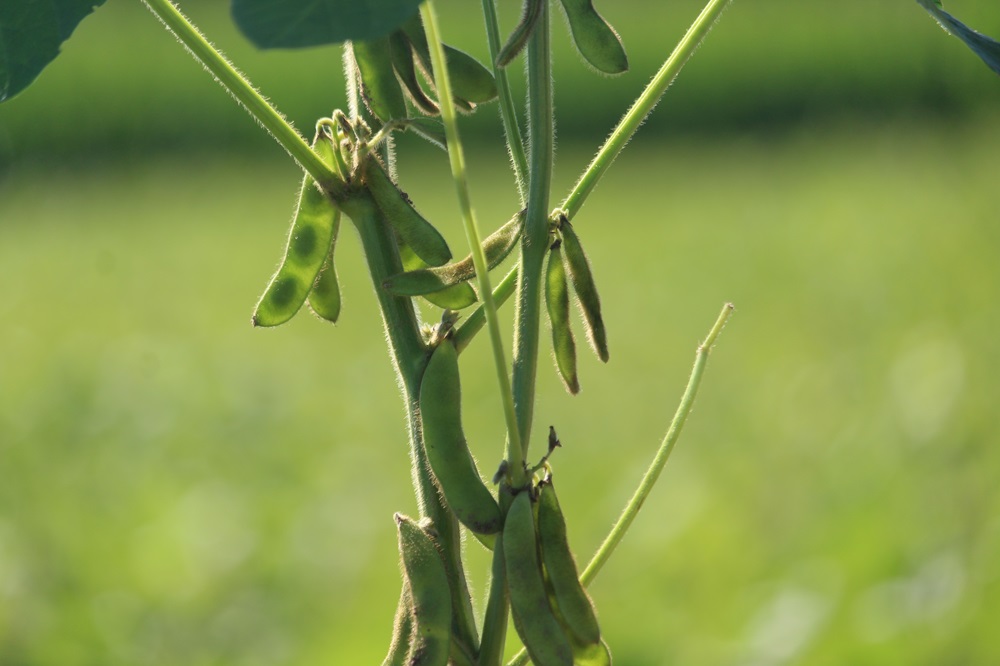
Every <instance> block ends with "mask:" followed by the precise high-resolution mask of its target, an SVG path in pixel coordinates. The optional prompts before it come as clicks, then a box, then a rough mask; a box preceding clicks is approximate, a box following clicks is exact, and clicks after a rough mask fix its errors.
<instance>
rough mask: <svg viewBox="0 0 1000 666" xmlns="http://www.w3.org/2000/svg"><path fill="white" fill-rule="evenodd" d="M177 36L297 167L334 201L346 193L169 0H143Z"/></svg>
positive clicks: (333, 174) (293, 132)
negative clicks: (286, 152) (296, 163)
mask: <svg viewBox="0 0 1000 666" xmlns="http://www.w3.org/2000/svg"><path fill="white" fill-rule="evenodd" d="M143 2H145V3H146V6H147V7H149V9H150V11H152V12H153V13H154V14H155V15H156V16H157V17H158V18H159V19H160V20H161V21H162V22H163V23H164V25H166V26H167V28H169V29H170V31H171V32H173V33H174V35H175V36H176V37H177V39H178V40H179V41H180V42H181V43H182V44H183V45H184V46H185V47H186V48H187V50H188V51H190V52H191V55H193V56H194V57H195V59H197V60H198V61H199V62H200V63H201V64H202V65H204V66H205V69H207V70H208V71H209V72H211V73H212V75H213V76H214V77H215V78H216V80H217V81H218V82H219V83H220V84H222V87H223V88H225V89H226V90H227V91H229V94H231V95H232V96H233V97H235V98H236V100H237V101H238V102H239V103H240V104H242V105H243V106H244V107H246V110H247V111H249V112H250V115H251V116H253V117H254V119H256V120H257V122H259V123H260V124H261V125H262V126H263V127H264V129H266V130H267V131H268V133H269V134H270V135H271V136H272V137H274V140H275V141H277V142H278V143H279V144H281V147H282V148H284V149H285V150H286V151H288V154H289V155H291V156H292V159H294V160H295V161H296V162H298V164H299V166H301V167H302V168H303V169H304V170H305V171H306V172H308V173H309V175H310V176H312V178H313V180H315V181H316V182H317V183H319V184H320V186H321V187H323V189H325V190H326V191H327V192H329V193H330V195H331V196H332V197H333V198H334V199H335V200H338V201H339V200H341V199H343V198H344V196H345V188H344V183H343V182H342V181H341V180H340V179H339V178H338V177H337V174H336V173H335V172H334V171H333V170H332V169H331V168H330V167H328V166H327V165H326V164H324V163H323V160H321V159H320V157H319V155H317V154H316V153H315V152H313V150H312V148H310V147H309V144H308V143H307V142H306V140H305V139H304V138H303V137H302V135H301V134H299V133H298V132H297V131H295V128H293V127H292V126H291V125H290V124H289V123H288V121H287V120H285V118H284V116H282V115H281V114H280V113H278V111H277V109H275V108H274V107H273V106H271V105H270V104H269V103H268V101H267V100H266V99H264V98H263V97H262V96H261V94H260V93H259V92H257V90H256V89H255V88H254V87H253V86H252V85H251V84H250V82H249V81H247V79H246V78H245V77H244V76H243V75H242V74H240V73H239V71H237V70H236V68H235V67H233V65H232V64H231V63H230V62H229V61H228V60H226V57H225V56H224V55H222V54H221V53H220V52H219V51H218V50H216V49H215V47H213V46H212V45H211V44H210V43H209V42H208V40H207V39H205V37H204V36H203V35H202V34H201V33H200V32H199V31H198V29H197V28H196V27H195V26H194V25H193V24H192V23H191V22H190V21H188V19H187V18H186V17H185V16H184V15H183V14H181V12H180V10H178V9H177V7H176V6H175V5H174V4H173V3H172V2H171V1H170V0H143Z"/></svg>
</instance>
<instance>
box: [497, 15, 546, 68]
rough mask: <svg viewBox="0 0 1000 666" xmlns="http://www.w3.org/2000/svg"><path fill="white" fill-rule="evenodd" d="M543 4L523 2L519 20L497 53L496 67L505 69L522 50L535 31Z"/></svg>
mask: <svg viewBox="0 0 1000 666" xmlns="http://www.w3.org/2000/svg"><path fill="white" fill-rule="evenodd" d="M544 3H545V0H524V6H523V8H522V10H521V20H520V21H518V23H517V26H515V27H514V32H512V33H511V34H510V37H508V38H507V43H506V44H504V45H503V47H502V48H501V49H500V52H499V53H497V59H496V65H497V67H506V66H507V65H509V64H510V62H511V61H512V60H514V58H516V57H517V56H518V54H520V53H521V51H522V50H524V47H525V45H526V44H527V43H528V38H529V37H531V33H532V32H533V31H534V30H535V24H537V23H538V17H540V16H541V15H542V9H543V8H544V7H545V4H544Z"/></svg>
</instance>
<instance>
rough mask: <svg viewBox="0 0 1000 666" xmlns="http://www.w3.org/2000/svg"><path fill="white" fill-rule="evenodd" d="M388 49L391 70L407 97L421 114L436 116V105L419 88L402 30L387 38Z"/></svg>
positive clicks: (438, 110) (408, 44)
mask: <svg viewBox="0 0 1000 666" xmlns="http://www.w3.org/2000/svg"><path fill="white" fill-rule="evenodd" d="M389 49H390V52H389V55H390V57H391V58H392V66H393V69H395V70H396V75H397V76H398V77H399V81H400V82H401V83H402V84H403V89H404V91H405V92H406V94H407V97H409V98H410V101H411V102H413V105H414V106H416V107H417V108H418V109H420V111H421V112H422V113H426V114H427V115H429V116H435V115H437V114H438V113H439V112H440V109H438V105H437V104H436V103H435V102H434V100H432V99H431V98H430V97H428V96H427V93H425V92H424V89H423V88H422V87H421V86H420V80H419V79H418V78H417V68H416V66H415V65H414V64H413V48H412V47H411V46H410V40H409V39H407V38H406V33H404V32H403V31H402V30H397V31H396V32H394V33H392V35H390V36H389Z"/></svg>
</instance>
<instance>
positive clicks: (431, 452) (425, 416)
mask: <svg viewBox="0 0 1000 666" xmlns="http://www.w3.org/2000/svg"><path fill="white" fill-rule="evenodd" d="M420 422H421V426H422V428H423V434H424V447H425V449H426V451H427V461H428V462H429V463H430V467H431V471H432V472H434V476H435V478H437V481H438V485H439V486H441V492H442V493H443V494H444V499H445V502H447V504H448V506H449V508H451V510H452V512H454V514H455V517H456V518H458V520H459V521H460V522H461V523H462V524H463V525H465V526H466V527H468V528H469V529H470V530H472V531H473V532H478V533H480V534H494V533H496V532H499V531H500V526H501V525H502V520H503V519H502V517H501V515H500V507H499V506H497V503H496V500H495V499H493V495H492V494H491V493H490V491H489V489H487V488H486V484H484V483H483V479H482V477H480V476H479V470H478V469H476V462H475V460H473V458H472V453H470V451H469V444H468V442H467V441H466V439H465V433H464V432H463V431H462V389H461V385H460V383H459V372H458V352H457V351H456V350H455V345H453V344H452V343H451V341H450V340H443V341H442V342H441V343H440V344H439V345H438V346H437V347H436V348H435V349H434V352H433V353H432V354H431V358H430V360H429V361H428V362H427V368H426V369H425V370H424V376H423V379H422V380H421V381H420Z"/></svg>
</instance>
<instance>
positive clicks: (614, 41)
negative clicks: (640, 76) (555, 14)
mask: <svg viewBox="0 0 1000 666" xmlns="http://www.w3.org/2000/svg"><path fill="white" fill-rule="evenodd" d="M562 6H563V9H564V10H565V11H566V18H567V19H569V29H570V32H571V33H573V42H574V43H575V44H576V49H577V51H579V52H580V55H582V56H583V57H584V59H585V60H586V61H587V62H589V63H590V64H591V65H592V66H593V67H594V69H596V70H598V71H599V72H603V73H605V74H621V73H622V72H625V71H628V56H627V55H626V54H625V47H624V46H623V45H622V42H621V39H620V38H619V37H618V33H616V32H615V29H614V28H612V27H611V24H610V23H608V22H607V21H605V20H604V17H603V16H601V15H600V14H599V13H597V10H596V9H594V3H593V1H592V0H562Z"/></svg>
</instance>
